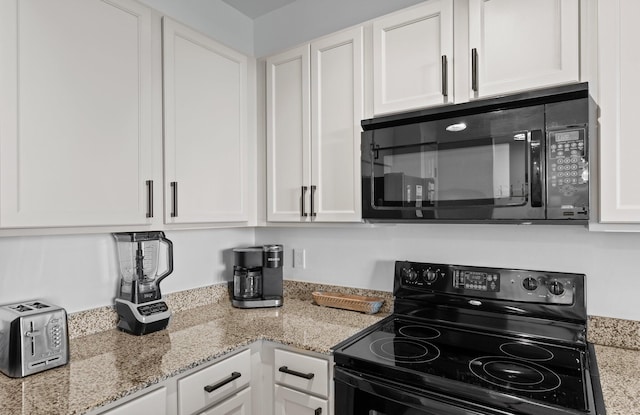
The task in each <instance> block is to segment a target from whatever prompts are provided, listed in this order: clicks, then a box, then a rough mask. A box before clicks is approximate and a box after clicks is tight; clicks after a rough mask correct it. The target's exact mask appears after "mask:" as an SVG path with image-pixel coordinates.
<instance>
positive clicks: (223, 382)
mask: <svg viewBox="0 0 640 415" xmlns="http://www.w3.org/2000/svg"><path fill="white" fill-rule="evenodd" d="M240 376H242V375H241V374H240V373H238V372H233V373H231V376H229V377H228V378H226V379H225V380H221V381H220V382H218V383H215V384H213V385H207V386H205V387H204V390H205V392H208V393H211V392H213V391H214V390H216V389H220V388H221V387H223V386H224V385H226V384H227V383H231V382H233V381H234V380H236V379H238V378H239V377H240Z"/></svg>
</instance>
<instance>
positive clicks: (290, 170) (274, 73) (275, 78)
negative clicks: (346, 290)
mask: <svg viewBox="0 0 640 415" xmlns="http://www.w3.org/2000/svg"><path fill="white" fill-rule="evenodd" d="M309 88H310V86H309V47H308V46H304V47H301V48H297V49H294V50H291V51H288V52H285V53H282V54H280V55H277V56H274V57H271V58H269V59H268V60H267V220H269V221H286V222H298V221H301V220H304V219H305V217H303V216H302V212H301V205H302V204H303V200H302V193H303V192H302V186H307V187H308V186H309V182H310V175H311V172H310V168H309V165H310V163H309V160H310V152H311V147H310V138H311V133H310V126H309V123H310V114H309V107H310V97H309V95H310V94H309ZM309 201H310V198H309V192H308V191H307V192H306V193H305V200H304V202H305V203H304V205H305V211H306V212H305V213H308V209H309Z"/></svg>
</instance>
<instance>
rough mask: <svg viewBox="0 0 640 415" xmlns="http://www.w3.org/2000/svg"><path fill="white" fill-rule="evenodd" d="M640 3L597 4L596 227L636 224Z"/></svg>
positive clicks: (639, 209) (639, 211) (639, 202)
mask: <svg viewBox="0 0 640 415" xmlns="http://www.w3.org/2000/svg"><path fill="white" fill-rule="evenodd" d="M638 17H640V2H638V1H637V0H610V1H601V2H598V47H599V48H598V49H599V51H598V55H599V56H598V60H599V71H600V74H599V91H600V98H599V108H600V169H599V170H600V221H601V222H609V223H615V222H627V223H631V222H640V192H638V181H639V180H640V163H638V157H639V156H640V140H638V133H637V130H638V128H637V125H638V122H637V118H638V96H639V94H640V84H639V83H638V74H640V49H639V48H638V45H637V43H638V42H637V39H638V36H640V27H639V26H638Z"/></svg>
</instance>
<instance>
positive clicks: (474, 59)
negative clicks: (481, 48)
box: [471, 48, 478, 92]
mask: <svg viewBox="0 0 640 415" xmlns="http://www.w3.org/2000/svg"><path fill="white" fill-rule="evenodd" d="M471 89H473V90H474V91H475V92H478V49H476V48H473V49H471Z"/></svg>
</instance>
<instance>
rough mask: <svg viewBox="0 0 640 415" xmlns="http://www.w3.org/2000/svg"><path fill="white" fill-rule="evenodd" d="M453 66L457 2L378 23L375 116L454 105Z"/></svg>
mask: <svg viewBox="0 0 640 415" xmlns="http://www.w3.org/2000/svg"><path fill="white" fill-rule="evenodd" d="M453 63H454V62H453V0H433V1H429V2H426V3H425V4H423V5H420V6H419V7H413V8H411V9H408V10H405V11H402V12H399V13H394V14H391V15H389V16H385V17H382V18H380V19H377V20H374V22H373V82H374V88H373V97H374V98H373V99H374V103H373V111H374V113H375V114H376V115H379V114H385V113H391V112H399V111H404V110H408V109H413V108H419V107H426V106H433V105H438V104H446V103H449V102H452V99H453V82H452V81H453Z"/></svg>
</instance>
